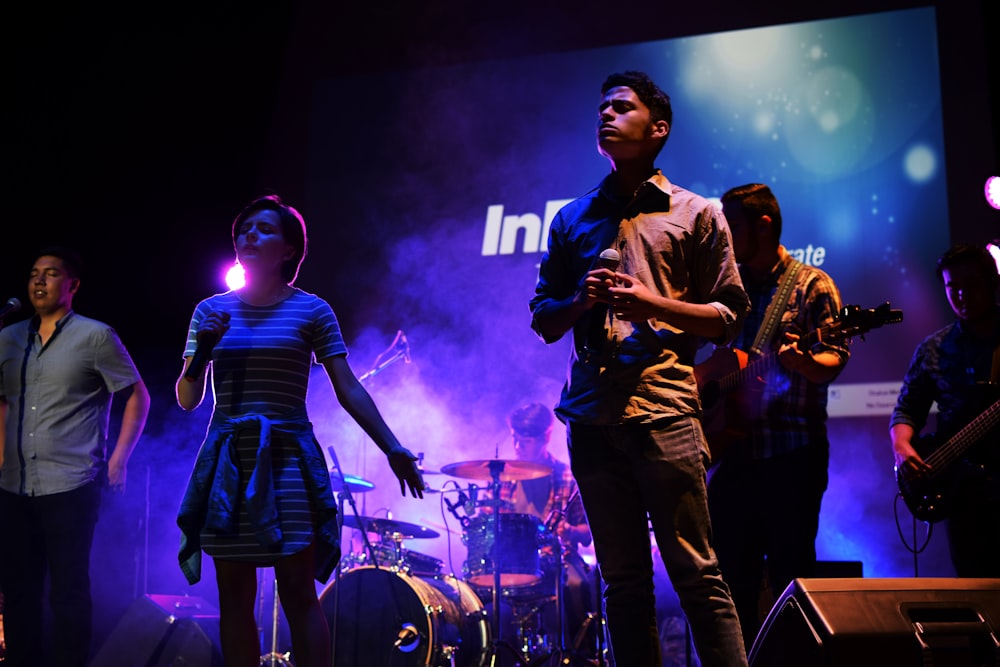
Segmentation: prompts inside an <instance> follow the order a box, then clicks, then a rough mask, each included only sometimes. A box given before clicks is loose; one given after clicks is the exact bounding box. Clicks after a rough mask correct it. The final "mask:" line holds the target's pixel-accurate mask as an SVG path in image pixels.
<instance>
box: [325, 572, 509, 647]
mask: <svg viewBox="0 0 1000 667" xmlns="http://www.w3.org/2000/svg"><path fill="white" fill-rule="evenodd" d="M338 590H339V594H338V593H337V591H338ZM320 605H321V606H322V607H323V613H324V614H325V615H326V618H327V622H328V623H329V625H330V639H331V645H332V648H333V658H334V659H333V665H334V667H359V666H360V665H364V666H365V667H404V666H410V665H414V666H415V665H424V666H426V667H451V666H452V665H454V666H455V667H483V666H484V665H485V664H486V661H487V659H488V657H489V649H490V626H489V622H488V621H487V619H486V612H485V611H484V610H483V603H482V601H481V600H480V599H479V597H478V596H476V594H475V593H474V592H473V591H472V589H471V588H469V587H468V586H467V585H466V584H465V583H464V582H462V581H461V580H459V579H456V578H455V577H451V576H439V577H430V578H426V579H425V578H422V577H418V576H413V575H409V574H406V573H403V572H398V571H393V570H387V569H384V568H374V567H371V566H366V567H359V568H356V569H353V570H349V571H348V572H345V573H342V574H341V575H340V580H339V581H334V582H333V583H331V584H330V585H329V586H327V587H326V589H325V590H324V591H323V593H322V594H321V595H320Z"/></svg>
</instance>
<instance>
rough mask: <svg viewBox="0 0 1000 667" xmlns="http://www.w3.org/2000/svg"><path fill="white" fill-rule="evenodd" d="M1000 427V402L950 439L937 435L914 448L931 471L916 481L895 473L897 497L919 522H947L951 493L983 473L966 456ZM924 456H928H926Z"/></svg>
mask: <svg viewBox="0 0 1000 667" xmlns="http://www.w3.org/2000/svg"><path fill="white" fill-rule="evenodd" d="M998 424H1000V401H997V402H995V403H993V404H992V405H990V406H989V407H988V408H986V409H985V410H984V411H983V412H982V413H981V414H980V415H979V416H978V417H976V418H975V419H973V420H972V421H970V422H969V423H968V424H966V425H965V426H964V427H963V428H962V429H961V430H959V431H958V432H957V433H955V434H954V435H953V436H951V437H950V438H947V439H944V438H942V437H940V436H938V435H936V434H930V435H925V436H921V437H920V438H918V439H917V442H915V443H914V445H913V447H914V449H916V450H917V453H918V454H920V455H921V457H922V458H923V459H924V462H925V463H927V464H928V465H929V466H931V469H930V471H928V472H927V473H926V474H924V475H921V476H919V477H907V476H906V475H904V474H903V473H901V472H900V471H899V470H898V469H897V470H896V484H897V485H898V486H899V493H900V495H902V496H903V501H904V502H905V503H906V506H907V507H908V508H909V510H910V512H911V513H912V514H913V516H915V517H916V518H918V519H920V520H921V521H926V522H928V523H933V522H936V521H941V520H942V519H946V518H948V515H949V513H950V512H951V504H950V502H949V500H950V495H951V491H952V489H954V488H955V485H957V484H960V483H961V482H962V480H963V479H968V476H969V475H976V474H981V473H982V472H983V471H982V470H981V469H980V468H978V467H977V466H975V465H974V464H972V463H970V462H967V461H965V460H964V458H965V454H966V453H967V452H968V451H969V450H970V449H972V447H974V446H975V445H977V444H979V443H980V442H982V441H983V440H984V439H986V436H987V435H989V434H990V432H991V431H992V430H993V429H994V428H995V427H996V426H997V425H998ZM926 452H929V453H927V454H926V455H925V453H926Z"/></svg>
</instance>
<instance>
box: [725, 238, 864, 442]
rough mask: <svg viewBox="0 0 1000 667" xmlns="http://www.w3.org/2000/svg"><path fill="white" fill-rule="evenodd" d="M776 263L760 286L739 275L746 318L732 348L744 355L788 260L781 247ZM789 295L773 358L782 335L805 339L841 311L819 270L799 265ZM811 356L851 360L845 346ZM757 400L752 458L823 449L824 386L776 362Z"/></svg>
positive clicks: (828, 346) (770, 349)
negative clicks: (758, 413)
mask: <svg viewBox="0 0 1000 667" xmlns="http://www.w3.org/2000/svg"><path fill="white" fill-rule="evenodd" d="M779 255H780V256H781V260H780V261H779V262H778V263H777V264H776V265H775V267H774V269H773V270H772V271H771V273H770V274H769V275H768V276H767V277H766V278H765V279H764V280H761V281H752V280H750V278H749V276H747V275H744V276H743V286H744V287H745V288H746V290H747V295H748V296H749V297H750V303H751V308H750V314H749V315H748V316H747V319H746V322H745V323H744V327H743V331H741V332H740V335H739V336H737V338H736V340H735V341H734V342H733V346H734V347H736V348H738V349H740V350H743V351H744V352H749V350H750V347H751V346H752V344H753V342H754V339H755V338H756V337H757V331H758V330H759V329H760V327H761V324H762V323H763V320H764V316H765V314H766V312H767V308H768V306H769V305H770V303H771V300H772V298H773V297H774V294H775V292H777V290H778V287H779V285H780V283H781V279H782V277H783V276H784V275H785V272H786V271H788V269H789V268H790V267H791V265H792V262H793V258H792V256H791V255H789V254H788V251H787V250H785V248H784V247H779ZM793 280H794V282H793V284H792V292H791V294H790V295H789V297H788V302H787V303H786V304H784V305H783V307H782V305H779V306H778V307H779V308H782V314H781V320H780V323H779V324H778V326H777V328H776V331H775V333H774V335H773V336H772V338H771V340H770V341H769V344H768V346H767V347H766V348H765V350H764V352H765V353H766V354H776V353H777V351H778V348H779V347H780V346H781V344H782V343H783V342H784V340H785V337H784V334H785V332H791V333H794V334H798V335H800V336H803V337H805V336H807V335H808V334H809V333H810V332H813V331H815V330H816V329H819V328H820V327H823V326H826V325H829V324H832V323H833V322H834V321H835V320H836V319H837V317H838V316H839V313H840V310H841V301H840V292H839V290H838V289H837V286H836V285H835V284H834V282H833V280H832V279H831V278H830V276H829V275H827V274H826V273H825V272H824V271H822V270H820V269H817V268H816V267H813V266H808V265H803V266H802V267H801V269H800V270H799V272H798V273H797V274H796V275H795V277H794V279H793ZM811 351H812V352H814V353H816V352H821V351H825V352H833V353H834V354H837V355H838V356H840V357H841V358H842V359H844V360H845V362H846V360H847V359H849V358H850V350H849V348H848V342H847V341H841V342H839V343H837V342H835V341H834V342H830V341H829V340H828V339H824V342H822V343H820V344H818V345H815V346H813V347H812V348H811ZM764 380H765V382H764V385H763V394H762V398H761V417H760V419H757V420H755V421H753V422H751V423H750V425H749V426H750V429H749V431H750V439H751V447H750V452H749V454H750V455H751V456H752V457H753V458H768V457H771V456H774V455H776V454H781V453H784V452H789V451H792V450H795V449H798V448H800V447H805V446H807V445H812V446H819V447H826V446H828V442H827V436H826V419H827V412H826V404H827V393H828V389H829V386H830V383H829V382H824V383H821V384H816V383H813V382H810V381H809V380H807V379H806V378H805V377H804V376H802V375H800V374H799V373H792V372H789V371H787V370H786V369H785V367H784V366H782V365H781V364H780V363H777V360H776V359H775V360H774V363H772V364H769V365H768V373H767V375H766V377H765V378H764Z"/></svg>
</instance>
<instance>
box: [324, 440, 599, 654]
mask: <svg viewBox="0 0 1000 667" xmlns="http://www.w3.org/2000/svg"><path fill="white" fill-rule="evenodd" d="M425 472H427V471H425ZM551 472H552V469H551V468H550V467H549V466H547V465H544V464H540V463H535V462H530V461H513V460H502V459H489V460H480V461H464V462H460V463H453V464H450V465H446V466H444V467H442V468H441V470H440V473H441V474H445V475H449V476H453V477H458V478H462V479H467V480H474V481H479V482H483V481H487V480H488V481H489V483H490V485H491V490H492V494H491V497H490V498H485V499H483V500H482V501H480V502H475V501H474V502H472V503H471V504H465V505H464V507H466V508H472V509H474V510H477V511H476V512H475V514H474V515H473V516H468V517H459V515H458V514H456V513H455V512H454V511H452V514H454V515H455V516H456V517H459V518H460V519H461V523H462V527H463V541H464V542H465V544H466V546H467V548H468V557H467V559H466V560H465V563H464V567H463V576H464V578H461V579H460V578H458V577H456V576H455V575H454V574H449V573H446V572H445V567H444V563H443V562H442V561H440V560H438V559H437V558H433V557H431V556H428V555H426V554H422V553H419V552H416V551H412V550H410V549H408V548H407V547H406V542H407V541H408V540H414V539H430V538H436V537H438V536H439V533H438V532H437V531H435V530H432V529H430V528H427V527H424V526H421V525H418V524H413V523H407V522H404V521H398V520H395V519H391V518H379V517H371V516H361V515H358V514H357V513H355V514H354V515H351V514H342V516H343V525H344V527H347V528H352V529H355V530H357V531H359V532H360V533H361V534H362V536H363V537H364V551H363V552H362V553H350V554H345V555H344V557H343V558H342V559H341V566H340V567H339V568H338V569H337V570H336V573H335V579H334V580H333V581H332V582H331V583H330V584H329V585H328V586H327V587H326V588H325V589H324V590H323V592H322V594H321V595H320V605H321V606H322V608H323V612H324V614H325V615H326V617H327V620H328V622H329V625H330V635H331V645H332V651H333V664H334V667H355V666H356V665H366V666H368V667H382V666H386V667H388V666H390V665H392V666H393V667H395V666H410V665H415V666H420V665H422V666H425V667H487V666H489V667H498V666H508V665H509V666H514V665H528V666H533V665H539V666H541V665H553V666H554V665H557V664H558V665H583V664H587V665H597V664H599V663H598V662H597V661H595V660H589V659H585V658H583V657H579V658H577V657H576V656H575V655H571V651H569V650H568V649H567V646H566V642H565V641H563V636H564V633H563V627H562V626H563V621H562V619H563V616H564V614H563V611H562V592H561V588H562V579H563V577H561V576H555V574H556V572H550V571H547V570H549V569H552V568H556V567H558V568H559V570H558V571H560V572H561V568H562V559H561V557H560V558H559V559H558V561H559V562H558V563H557V564H555V565H552V564H551V563H550V562H549V559H544V558H542V557H541V556H540V553H541V552H542V550H543V545H551V543H552V541H553V540H555V537H554V535H551V534H549V533H548V531H547V529H546V526H545V525H544V524H543V523H542V522H541V520H539V519H538V518H537V517H535V516H533V515H529V514H517V513H513V512H509V511H506V512H505V511H503V510H504V509H507V506H506V505H505V503H504V502H503V501H501V499H500V488H501V487H500V485H501V483H502V482H512V481H520V480H527V479H536V478H539V477H543V476H545V475H548V474H551ZM333 476H334V475H333V474H331V477H333ZM336 476H337V478H338V481H336V482H334V490H335V491H336V492H338V493H340V494H343V495H346V496H348V498H347V500H348V501H349V502H350V501H351V500H350V494H351V493H353V492H361V493H364V492H367V491H370V490H372V489H373V488H374V484H371V483H370V482H366V481H365V480H362V479H360V478H356V477H350V476H346V475H340V474H339V473H336ZM341 478H342V479H341ZM473 487H474V485H470V487H469V488H470V489H472V488H473ZM442 493H443V492H442ZM445 502H446V503H447V504H448V507H449V509H451V510H454V507H455V506H454V505H452V504H451V503H450V502H448V501H445ZM352 506H353V503H352ZM369 534H372V535H375V536H377V540H374V539H373V540H369V538H368V535H369ZM556 545H557V548H556V549H555V551H556V552H560V549H559V548H558V542H557V541H556ZM546 582H552V583H551V585H550V586H547V585H545V584H546ZM543 609H547V610H548V613H547V615H546V618H547V619H548V623H545V622H543V614H542V610H543ZM494 610H496V611H494ZM552 617H555V624H556V625H557V626H558V627H543V626H545V625H551V622H552V620H551V619H552Z"/></svg>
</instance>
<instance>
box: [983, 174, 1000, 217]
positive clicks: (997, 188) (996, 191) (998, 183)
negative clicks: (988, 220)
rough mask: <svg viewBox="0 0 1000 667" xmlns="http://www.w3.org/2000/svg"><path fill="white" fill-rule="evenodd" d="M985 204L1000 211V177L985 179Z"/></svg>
mask: <svg viewBox="0 0 1000 667" xmlns="http://www.w3.org/2000/svg"><path fill="white" fill-rule="evenodd" d="M986 202H987V203H988V204H989V205H990V206H992V207H993V208H996V209H1000V176H990V177H989V178H987V179H986Z"/></svg>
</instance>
